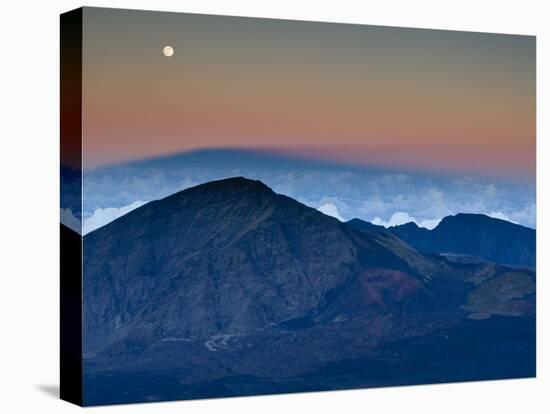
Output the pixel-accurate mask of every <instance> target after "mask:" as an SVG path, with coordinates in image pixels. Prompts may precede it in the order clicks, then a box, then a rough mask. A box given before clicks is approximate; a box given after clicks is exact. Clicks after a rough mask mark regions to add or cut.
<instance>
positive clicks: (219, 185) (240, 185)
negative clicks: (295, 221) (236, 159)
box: [166, 176, 275, 199]
mask: <svg viewBox="0 0 550 414" xmlns="http://www.w3.org/2000/svg"><path fill="white" fill-rule="evenodd" d="M200 193H208V194H213V193H219V194H228V195H229V194H239V195H242V194H243V193H252V194H253V193H264V194H266V195H273V194H275V193H274V192H273V190H272V189H271V188H269V187H268V186H267V185H265V184H264V183H263V182H261V181H259V180H251V179H249V178H246V177H241V176H239V177H231V178H224V179H222V180H216V181H210V182H207V183H204V184H199V185H197V186H195V187H191V188H187V189H185V190H182V191H180V192H178V193H175V194H172V195H171V196H169V197H167V198H166V199H170V198H178V197H182V196H187V195H191V196H193V197H196V196H197V195H200Z"/></svg>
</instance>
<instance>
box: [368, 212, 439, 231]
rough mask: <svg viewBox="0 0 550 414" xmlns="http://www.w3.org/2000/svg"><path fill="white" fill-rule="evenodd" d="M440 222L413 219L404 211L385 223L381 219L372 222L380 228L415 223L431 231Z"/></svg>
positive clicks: (437, 220)
mask: <svg viewBox="0 0 550 414" xmlns="http://www.w3.org/2000/svg"><path fill="white" fill-rule="evenodd" d="M440 221H441V219H433V220H418V219H416V218H415V217H412V216H411V215H409V213H406V212H404V211H398V212H397V213H393V214H392V216H391V217H390V219H389V220H388V221H384V220H382V219H381V218H380V217H375V218H374V220H372V223H373V224H376V225H378V226H384V227H393V226H400V225H401V224H405V223H411V222H413V223H416V224H417V225H418V227H424V228H427V229H429V230H431V229H433V228H434V227H436V226H437V225H438V224H439V222H440Z"/></svg>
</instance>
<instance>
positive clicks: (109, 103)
mask: <svg viewBox="0 0 550 414" xmlns="http://www.w3.org/2000/svg"><path fill="white" fill-rule="evenodd" d="M165 45H170V46H172V47H173V48H174V51H175V53H174V55H173V56H172V57H165V56H164V55H163V53H162V49H163V47H164V46H165ZM83 56H84V61H83V133H84V142H83V145H84V165H85V168H94V167H99V166H104V165H109V164H116V163H121V162H127V161H132V160H136V159H144V158H149V157H154V156H158V155H165V154H171V153H177V152H185V151H190V150H196V149H200V148H232V147H237V148H261V149H267V150H272V151H276V152H283V153H291V154H300V155H302V156H306V157H313V158H316V159H328V160H338V161H343V162H350V163H354V164H366V165H383V166H392V167H395V168H406V169H413V170H415V169H419V170H429V171H436V172H454V173H462V172H468V173H471V172H474V173H476V174H479V175H484V176H492V177H499V178H510V177H512V178H514V179H518V178H521V179H530V178H532V177H533V176H534V173H535V38H534V37H530V36H517V35H503V34H483V33H471V32H457V31H440V30H422V29H406V28H392V27H379V26H362V25H349V24H331V23H318V22H298V21H285V20H275V19H254V18H238V17H225V16H224V17H221V16H204V15H196V14H180V13H162V12H143V11H128V10H116V9H99V8H86V9H85V13H84V48H83Z"/></svg>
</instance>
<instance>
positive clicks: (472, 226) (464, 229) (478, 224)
mask: <svg viewBox="0 0 550 414" xmlns="http://www.w3.org/2000/svg"><path fill="white" fill-rule="evenodd" d="M347 224H348V225H350V226H351V227H353V228H355V229H357V230H361V231H368V230H378V231H386V232H388V233H391V234H393V235H395V236H397V237H399V238H400V239H402V240H403V241H405V242H407V243H409V244H410V245H411V246H413V247H415V248H416V249H418V250H419V251H421V252H423V253H427V254H431V253H439V254H448V253H453V254H462V255H467V256H476V257H481V258H483V259H486V260H491V261H494V262H497V263H502V264H507V265H511V266H518V267H528V268H534V267H535V263H536V247H535V246H536V230H534V229H531V228H530V227H526V226H522V225H520V224H516V223H512V222H509V221H506V220H502V219H498V218H494V217H490V216H487V215H484V214H471V213H458V214H455V215H452V216H446V217H444V218H443V219H442V220H441V221H440V223H439V224H438V225H437V226H436V227H434V228H433V229H431V230H429V229H426V228H423V227H419V226H418V225H417V224H416V223H414V222H409V223H405V224H402V225H398V226H392V227H388V228H385V227H383V226H377V225H375V224H372V223H369V222H366V221H363V220H361V219H352V220H350V221H348V222H347Z"/></svg>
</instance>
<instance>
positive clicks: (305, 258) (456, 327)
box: [83, 177, 535, 405]
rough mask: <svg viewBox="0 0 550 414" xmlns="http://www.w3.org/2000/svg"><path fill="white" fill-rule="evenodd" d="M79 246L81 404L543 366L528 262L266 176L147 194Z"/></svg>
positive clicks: (501, 374)
mask: <svg viewBox="0 0 550 414" xmlns="http://www.w3.org/2000/svg"><path fill="white" fill-rule="evenodd" d="M83 248H84V280H83V284H84V286H83V297H84V303H83V335H84V338H83V348H84V355H85V361H84V365H83V367H84V382H85V389H86V391H87V392H86V394H85V396H84V398H85V403H86V404H87V405H90V404H92V405H93V404H105V403H116V402H129V401H133V402H136V401H144V400H147V401H159V400H164V399H179V398H200V397H216V396H217V397H219V396H230V395H250V394H258V393H266V392H292V391H312V390H321V389H324V390H327V389H342V388H356V387H364V386H380V385H397V384H415V383H426V382H441V381H460V380H473V379H495V378H505V377H518V376H519V377H521V376H530V375H532V373H533V372H534V352H533V344H534V330H533V329H534V328H533V326H534V324H533V323H532V320H533V319H534V318H533V315H534V309H535V306H534V303H535V299H534V297H535V294H534V293H535V275H534V272H531V271H528V270H518V269H510V268H508V267H507V266H502V265H498V264H495V263H490V262H486V261H478V262H475V263H454V262H452V261H449V260H446V259H445V258H444V257H442V256H439V255H425V254H422V253H420V252H418V251H417V250H416V249H414V248H413V247H411V246H410V245H409V244H407V243H406V242H404V241H402V240H401V239H399V238H398V237H396V236H394V235H393V234H390V233H388V232H387V231H384V230H381V229H378V228H376V227H374V228H370V227H369V228H368V229H366V230H363V231H357V230H354V229H353V228H351V227H350V226H349V225H346V224H344V223H341V222H339V221H338V220H336V219H334V218H332V217H329V216H326V215H324V214H322V213H320V212H318V211H317V210H315V209H312V208H309V207H307V206H305V205H303V204H300V203H299V202H297V201H295V200H293V199H291V198H289V197H286V196H283V195H279V194H276V193H274V192H273V191H272V190H271V189H270V188H269V187H267V186H266V185H264V184H263V183H261V182H259V181H253V180H248V179H245V178H242V177H237V178H231V179H226V180H220V181H213V182H209V183H206V184H203V185H200V186H197V187H193V188H190V189H188V190H184V191H181V192H179V193H176V194H174V195H172V196H170V197H167V198H165V199H162V200H159V201H154V202H151V203H148V204H146V205H144V206H142V207H140V208H138V209H136V210H134V211H132V212H131V213H128V214H127V215H125V216H123V217H121V218H119V219H117V220H115V221H113V222H111V223H110V224H108V225H106V226H104V227H102V228H99V229H97V230H95V231H93V232H91V233H89V234H87V235H86V236H85V237H84V241H83ZM503 318H504V319H503ZM472 337H475V338H476V340H475V341H471V338H472ZM449 338H454V339H453V340H452V342H451V341H450V340H449ZM465 338H467V340H466V339H465ZM465 345H467V346H465ZM449 355H452V356H453V358H455V359H456V361H455V360H449ZM463 361H466V362H467V361H474V362H475V363H473V364H472V363H471V362H468V363H463ZM502 361H507V364H503V363H502ZM388 373H391V375H388Z"/></svg>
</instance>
